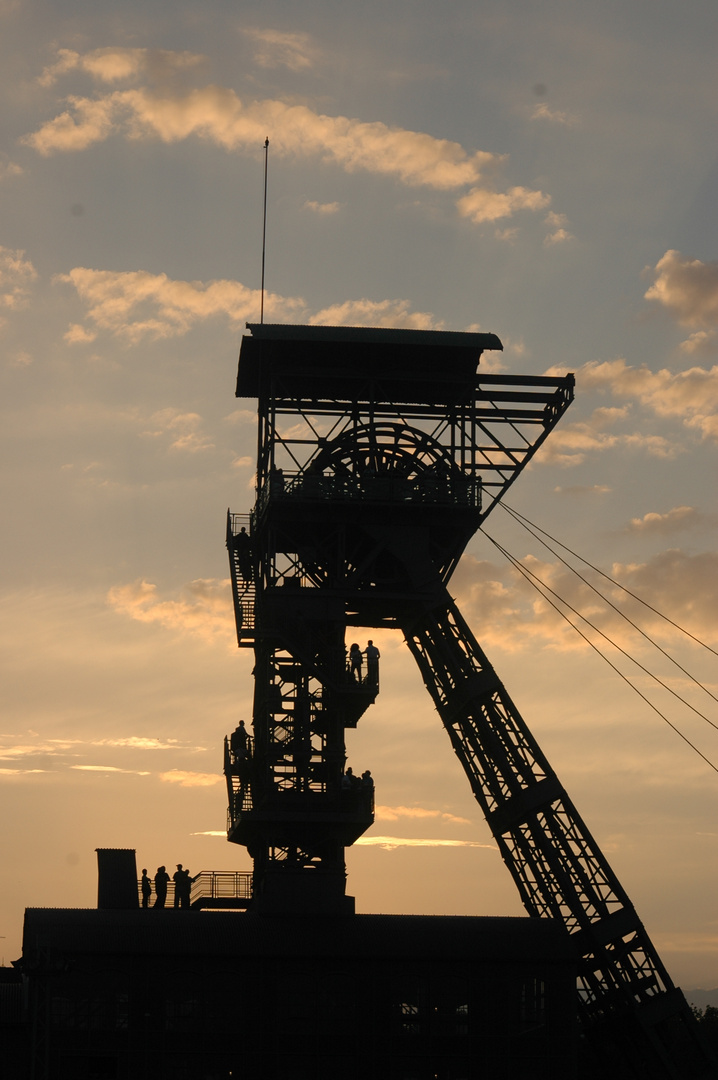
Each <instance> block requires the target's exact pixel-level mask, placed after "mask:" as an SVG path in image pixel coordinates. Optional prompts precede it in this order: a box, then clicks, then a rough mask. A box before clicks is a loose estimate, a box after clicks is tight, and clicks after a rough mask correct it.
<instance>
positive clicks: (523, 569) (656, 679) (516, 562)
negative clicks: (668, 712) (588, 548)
mask: <svg viewBox="0 0 718 1080" xmlns="http://www.w3.org/2000/svg"><path fill="white" fill-rule="evenodd" d="M482 532H483V530H482ZM484 535H485V536H487V537H488V539H489V540H491V543H492V544H494V546H495V547H497V548H498V549H499V551H500V552H501V553H502V554H503V555H505V556H506V558H507V559H509V560H510V562H511V563H513V565H514V566H516V567H517V568H519V567H520V569H521V573H523V574H524V577H526V575H527V574H529V575H530V576H531V577H532V578H533V579H534V581H537V582H538V583H539V584H540V585H541V587H542V588H544V589H546V590H547V591H548V592H550V593H551V595H552V596H555V597H556V599H557V600H558V601H559V602H560V603H562V604H563V605H564V606H565V607H567V608H568V610H569V611H572V612H573V614H574V615H576V617H577V618H579V619H581V621H582V622H585V623H586V625H587V626H590V627H591V629H592V630H595V631H596V633H597V634H600V635H601V637H602V638H603V639H604V641H607V642H608V643H609V645H613V647H614V649H617V650H618V651H619V652H620V653H621V654H622V655H623V656H625V657H626V659H627V660H630V661H631V663H633V664H635V665H636V667H637V668H640V670H641V671H643V672H644V673H645V674H646V675H648V676H649V678H651V679H653V680H654V682H657V683H658V685H659V686H662V687H663V689H664V690H667V691H668V693H669V694H672V695H673V697H674V698H676V699H677V700H678V701H680V702H681V704H682V705H685V706H686V708H688V709H690V710H691V712H694V713H695V714H696V716H699V717H700V718H701V720H705V722H706V723H707V724H710V726H711V727H712V728H715V729H716V731H718V724H715V723H714V722H713V721H712V720H710V719H709V718H708V717H707V716H704V715H703V713H702V712H700V711H699V710H698V709H696V708H695V706H694V705H691V704H690V702H688V701H686V700H685V698H682V697H681V695H680V694H679V693H678V692H677V691H676V690H672V689H671V687H670V686H668V685H667V683H664V682H663V680H662V679H660V678H659V677H658V676H657V675H654V674H653V672H652V671H649V670H648V668H647V667H644V666H643V664H641V663H640V661H638V660H636V658H635V657H633V656H631V655H630V653H628V652H626V650H625V649H623V648H621V646H620V645H618V644H617V643H616V642H615V641H613V639H612V638H610V637H609V636H608V634H605V633H604V632H603V630H601V629H600V628H599V627H598V626H596V625H595V623H592V622H591V620H590V619H587V618H586V616H585V615H582V614H581V612H580V611H577V610H576V608H575V607H572V606H571V604H569V602H568V600H564V598H563V597H562V596H559V595H558V593H557V592H555V591H554V590H553V589H552V588H551V586H550V585H547V584H546V582H545V581H542V580H541V578H540V577H538V575H537V574H534V572H533V571H532V570H529V569H528V567H525V566H523V564H520V563H519V560H518V559H517V558H516V557H515V556H514V555H512V554H511V553H510V552H509V551H508V550H507V549H506V548H505V547H503V546H502V545H501V544H499V543H498V541H496V540H493V539H492V537H490V536H489V535H488V533H484ZM527 580H528V579H527ZM582 580H583V579H582ZM531 584H533V582H531ZM535 587H536V588H537V586H535ZM538 591H540V590H538ZM542 595H544V594H543V593H542ZM599 595H600V593H599ZM545 599H548V598H547V597H545ZM549 603H550V601H549ZM561 614H562V615H563V612H561ZM563 617H564V618H566V616H565V615H564V616H563ZM566 621H567V622H569V623H570V625H571V626H574V627H575V624H574V623H572V622H571V621H570V619H567V620H566ZM631 625H633V624H632V623H631ZM601 655H603V654H601Z"/></svg>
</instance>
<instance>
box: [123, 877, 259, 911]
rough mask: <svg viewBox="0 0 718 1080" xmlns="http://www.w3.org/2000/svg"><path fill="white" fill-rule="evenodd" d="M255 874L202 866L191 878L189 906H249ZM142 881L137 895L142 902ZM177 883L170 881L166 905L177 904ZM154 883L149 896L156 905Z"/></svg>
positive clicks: (226, 908)
mask: <svg viewBox="0 0 718 1080" xmlns="http://www.w3.org/2000/svg"><path fill="white" fill-rule="evenodd" d="M253 877H254V875H253V874H251V873H247V872H243V871H239V870H202V871H201V872H200V874H199V876H198V877H197V879H196V880H195V881H193V882H192V892H191V893H190V907H191V908H194V909H195V910H203V909H204V910H212V909H214V910H219V911H221V910H225V911H237V910H240V909H242V908H247V907H249V903H250V900H251V899H252V879H253ZM141 885H142V882H141V880H138V882H137V897H138V901H139V904H140V906H142V888H141ZM174 898H175V883H174V881H172V880H170V881H169V882H168V883H167V899H166V901H165V907H166V908H172V907H174ZM154 901H155V894H154V886H153V890H152V896H151V897H150V905H149V906H150V907H152V906H153V905H154Z"/></svg>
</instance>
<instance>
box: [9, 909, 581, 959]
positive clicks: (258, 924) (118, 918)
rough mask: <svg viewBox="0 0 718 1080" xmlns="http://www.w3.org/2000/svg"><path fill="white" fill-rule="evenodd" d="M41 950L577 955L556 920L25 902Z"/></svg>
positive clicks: (29, 947)
mask: <svg viewBox="0 0 718 1080" xmlns="http://www.w3.org/2000/svg"><path fill="white" fill-rule="evenodd" d="M43 948H48V949H50V950H52V951H53V952H56V953H60V954H65V955H67V954H71V955H75V956H79V955H83V954H85V955H98V956H99V955H103V954H104V955H123V956H125V955H157V956H159V955H165V956H170V955H178V956H179V955H182V956H192V955H195V956H196V955H204V956H212V955H214V956H245V957H250V956H255V957H270V956H276V957H279V956H281V957H297V958H301V957H302V956H312V957H320V956H325V957H351V956H355V957H357V958H362V957H364V958H365V957H374V958H377V959H378V958H385V959H392V958H406V957H415V958H416V957H419V956H421V957H424V958H430V959H436V960H439V959H441V958H445V959H452V960H454V961H455V960H457V959H461V958H466V959H473V960H477V961H484V962H486V961H502V962H511V961H515V962H525V961H535V960H543V961H551V960H553V961H571V960H573V959H574V950H573V947H572V944H571V941H570V938H569V935H568V933H567V931H566V930H565V928H564V927H563V926H562V925H561V924H559V923H556V922H553V921H551V920H550V919H529V918H489V917H477V916H463V915H456V916H436V915H348V916H337V917H335V918H328V917H315V916H262V915H255V914H252V913H251V912H250V913H244V912H203V911H195V910H189V911H187V910H183V911H175V910H174V909H164V910H153V909H152V908H150V909H148V910H146V911H143V910H138V911H103V910H97V909H79V910H78V909H68V908H28V909H27V910H26V912H25V929H24V939H23V956H24V957H25V959H26V961H28V962H30V963H32V957H33V954H34V953H35V952H36V950H38V949H43Z"/></svg>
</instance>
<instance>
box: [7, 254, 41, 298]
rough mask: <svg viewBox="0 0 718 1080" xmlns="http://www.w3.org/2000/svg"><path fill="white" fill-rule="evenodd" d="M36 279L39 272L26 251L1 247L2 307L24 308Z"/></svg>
mask: <svg viewBox="0 0 718 1080" xmlns="http://www.w3.org/2000/svg"><path fill="white" fill-rule="evenodd" d="M36 278H37V271H36V270H35V267H34V266H33V265H32V263H31V262H30V260H29V259H26V258H25V252H24V251H21V250H20V249H17V250H13V249H12V248H6V247H2V246H1V245H0V307H3V308H10V309H14V308H19V307H23V306H24V305H25V304H26V303H27V298H28V293H29V290H30V285H31V284H32V283H33V282H34V281H35V280H36Z"/></svg>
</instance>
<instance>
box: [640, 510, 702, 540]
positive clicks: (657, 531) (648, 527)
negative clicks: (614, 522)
mask: <svg viewBox="0 0 718 1080" xmlns="http://www.w3.org/2000/svg"><path fill="white" fill-rule="evenodd" d="M703 521H704V516H703V515H702V514H701V513H700V512H699V511H698V510H696V508H695V507H694V506H674V507H673V509H672V510H669V511H668V512H667V513H665V514H657V513H653V512H651V513H649V514H644V515H643V517H642V518H631V521H630V524H629V525H628V526H627V527H626V530H625V531H626V532H627V533H640V534H642V535H655V536H667V535H669V534H671V533H676V532H681V531H682V530H683V529H692V528H696V526H699V525H701V524H702V523H703Z"/></svg>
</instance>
